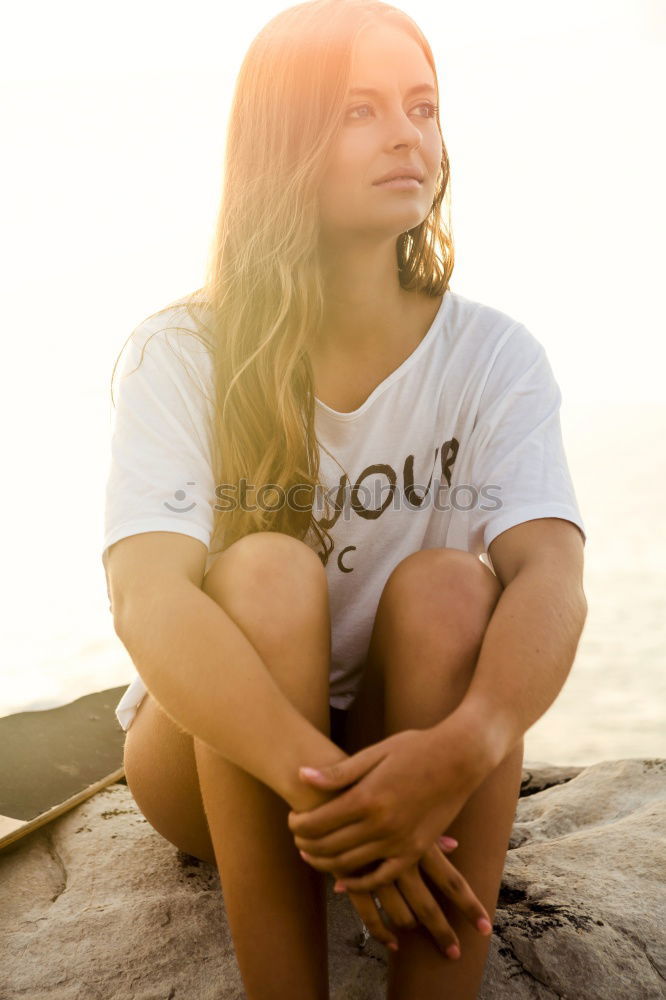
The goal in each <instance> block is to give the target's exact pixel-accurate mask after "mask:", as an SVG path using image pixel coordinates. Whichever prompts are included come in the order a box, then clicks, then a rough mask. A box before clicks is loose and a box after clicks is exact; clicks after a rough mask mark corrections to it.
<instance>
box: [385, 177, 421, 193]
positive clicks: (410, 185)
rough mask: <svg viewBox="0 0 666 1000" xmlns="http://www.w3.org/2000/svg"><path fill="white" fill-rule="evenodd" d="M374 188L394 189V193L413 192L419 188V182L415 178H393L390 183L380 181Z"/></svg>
mask: <svg viewBox="0 0 666 1000" xmlns="http://www.w3.org/2000/svg"><path fill="white" fill-rule="evenodd" d="M375 187H380V188H394V189H395V190H396V191H415V190H416V188H420V187H421V181H417V179H416V177H394V178H393V179H392V180H390V181H380V182H379V183H377V184H375Z"/></svg>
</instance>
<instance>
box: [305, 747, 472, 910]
mask: <svg viewBox="0 0 666 1000" xmlns="http://www.w3.org/2000/svg"><path fill="white" fill-rule="evenodd" d="M465 763H466V759H465V758H464V756H463V754H462V753H461V748H460V744H459V737H458V738H457V739H456V740H454V738H453V733H452V736H451V753H450V754H447V753H446V749H445V744H444V743H443V740H442V738H441V730H440V734H439V736H438V743H437V750H436V751H435V748H434V746H433V742H432V733H431V730H428V729H424V730H423V729H406V730H403V731H402V732H399V733H394V734H393V735H392V736H389V737H387V738H386V739H384V740H381V741H380V742H379V743H374V744H372V745H371V746H369V747H365V748H364V749H363V750H360V751H359V752H358V753H356V754H354V755H353V756H352V757H348V758H347V760H343V761H341V762H340V763H339V764H333V765H331V766H329V767H324V768H321V769H320V772H319V773H320V774H321V775H322V777H320V778H317V777H316V776H314V775H306V774H303V770H302V769H301V770H300V772H299V774H300V776H301V779H302V780H306V781H309V782H310V783H311V784H313V785H315V786H316V787H317V788H322V789H326V790H329V789H336V788H341V789H346V791H343V792H341V794H340V795H338V796H336V797H335V798H334V799H331V800H330V801H329V802H326V803H324V804H323V805H321V806H318V807H317V808H316V809H312V810H309V811H307V812H300V813H298V812H293V811H292V812H290V813H289V819H288V823H289V829H290V830H291V832H292V833H293V834H294V841H295V843H296V846H297V847H298V848H299V850H300V851H301V854H302V855H303V857H304V860H305V861H307V862H308V863H309V864H311V865H312V867H313V868H316V869H317V870H318V871H322V872H336V873H337V874H338V875H339V874H340V873H341V872H342V873H345V874H344V879H343V884H344V885H345V886H346V887H347V888H349V889H351V890H354V891H359V892H360V891H363V892H365V891H372V890H375V889H377V888H379V887H380V886H385V885H389V884H391V883H392V882H394V881H395V879H396V878H398V877H399V876H400V875H401V874H402V873H403V872H404V871H405V870H406V869H407V868H409V867H410V866H412V865H414V864H416V862H418V861H419V859H420V858H421V857H422V856H423V855H424V854H425V852H426V851H427V850H428V849H429V848H430V847H431V846H432V844H433V843H434V842H435V841H436V840H437V838H438V837H439V836H440V835H441V834H443V833H446V830H447V828H448V826H449V825H450V824H451V823H452V822H453V820H454V819H455V817H456V816H457V815H458V813H459V812H460V810H461V809H462V807H463V806H464V804H465V802H466V801H467V799H468V798H469V796H470V795H471V793H472V792H473V791H474V787H475V785H476V784H477V782H475V781H472V780H471V777H470V776H471V769H470V768H468V767H467V766H465ZM347 786H351V787H349V788H348V787H347ZM382 859H385V860H383V863H382V864H380V865H379V867H377V868H376V869H375V870H374V871H371V872H369V873H367V874H359V875H357V876H355V877H354V876H353V875H352V874H351V873H352V872H354V871H357V870H358V869H359V868H362V867H363V866H367V865H368V864H370V863H371V862H373V861H377V860H382Z"/></svg>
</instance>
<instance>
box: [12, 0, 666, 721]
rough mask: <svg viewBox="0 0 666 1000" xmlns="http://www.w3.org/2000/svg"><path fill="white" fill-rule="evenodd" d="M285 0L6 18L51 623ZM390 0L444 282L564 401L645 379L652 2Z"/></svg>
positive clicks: (656, 336) (656, 31) (27, 517)
mask: <svg viewBox="0 0 666 1000" xmlns="http://www.w3.org/2000/svg"><path fill="white" fill-rule="evenodd" d="M284 6H286V5H283V4H280V3H266V2H256V0H255V2H253V3H251V4H238V5H235V6H234V8H233V15H230V13H229V9H230V8H229V6H228V5H225V4H222V3H219V2H217V3H211V2H209V0H191V2H189V3H188V4H187V5H184V4H180V3H179V4H176V3H164V0H162V2H160V3H157V2H152V0H151V2H148V0H131V2H128V0H122V2H116V3H114V4H113V5H112V6H108V5H106V6H101V5H99V4H91V3H89V2H82V0H81V2H72V0H60V2H58V3H57V4H53V3H46V2H43V0H42V2H30V0H26V2H25V3H22V4H13V5H12V6H11V9H9V10H8V11H7V12H6V13H5V15H4V18H3V35H4V37H5V44H4V46H3V58H2V60H1V61H0V134H1V135H2V138H3V146H4V149H3V154H2V167H1V168H0V169H1V170H2V178H3V182H2V184H1V185H0V222H1V225H0V234H1V235H0V241H1V242H0V255H1V257H2V260H1V263H2V270H3V275H4V277H5V282H6V283H5V293H4V294H3V297H2V305H3V314H4V315H3V319H4V324H3V325H4V333H5V336H4V358H3V362H4V363H3V365H2V376H1V377H2V383H1V388H2V391H1V392H0V407H1V409H0V417H1V418H2V420H3V427H5V428H6V429H7V430H8V431H9V433H6V434H5V442H4V444H3V465H4V468H5V472H6V479H7V485H6V488H5V490H4V491H3V502H4V504H5V519H4V523H5V525H10V526H11V530H9V531H8V532H6V533H5V541H4V542H3V545H4V551H3V557H4V560H7V561H6V562H5V565H11V566H12V567H13V570H12V573H13V576H12V585H13V587H12V593H13V595H14V596H15V598H16V601H17V602H18V601H19V600H20V601H22V602H23V603H25V594H26V591H25V590H22V589H21V588H23V587H26V588H27V587H34V586H35V582H36V579H37V581H38V582H39V583H40V585H41V587H42V592H41V593H40V594H37V595H35V594H34V590H31V591H30V594H31V596H35V599H36V600H38V601H39V604H40V606H41V607H45V605H46V604H47V603H48V602H49V601H51V600H52V599H53V597H54V586H53V580H56V579H58V578H59V573H60V572H61V568H62V567H65V568H66V569H67V573H68V574H69V575H68V577H67V580H68V581H69V582H71V580H72V578H73V576H76V575H77V574H78V575H79V578H80V580H81V581H82V583H81V586H80V587H71V586H67V587H63V588H61V591H60V592H59V593H58V595H57V597H58V600H57V602H56V603H57V609H58V610H57V614H58V620H60V619H62V622H63V625H62V629H63V634H65V633H66V634H70V632H71V629H72V622H73V621H76V619H77V618H79V617H81V616H83V615H85V614H87V613H89V614H91V615H92V614H93V607H94V613H95V614H97V613H98V611H99V609H100V606H101V604H103V603H104V602H103V601H101V602H100V593H99V588H100V586H103V576H101V575H100V574H101V573H102V570H101V562H100V561H99V552H98V548H99V546H100V545H101V530H102V528H101V519H102V511H101V503H102V490H103V486H104V477H105V475H106V463H107V449H108V441H109V414H110V399H109V380H110V375H111V369H112V365H113V362H114V360H115V358H116V356H117V354H118V352H119V351H120V348H121V347H122V345H123V343H124V341H125V339H126V338H127V336H128V334H129V333H130V332H131V330H132V329H133V327H134V326H135V325H136V324H137V323H138V322H139V321H140V320H141V319H143V318H144V317H145V316H147V315H148V314H149V313H151V312H153V311H155V310H156V309H157V308H159V307H161V306H162V305H164V304H165V303H167V302H169V301H171V300H173V299H175V298H177V297H178V296H180V295H183V294H185V293H186V292H188V291H191V290H193V289H194V288H196V287H198V286H199V285H200V284H201V281H202V278H203V268H204V262H205V260H206V256H207V253H208V248H209V241H210V239H211V236H212V232H213V226H214V223H215V215H216V211H217V205H218V197H219V190H220V180H221V165H222V153H223V138H224V132H225V127H226V118H227V110H228V105H229V100H230V96H231V89H232V87H233V83H234V80H235V77H236V73H237V71H238V68H239V66H240V63H241V61H242V58H243V56H244V54H245V51H246V49H247V46H248V45H249V43H250V41H251V40H252V38H253V37H254V36H255V34H256V33H257V31H258V30H259V29H260V28H261V27H262V26H263V25H264V24H265V22H266V21H267V20H268V19H269V18H270V17H272V16H273V15H274V14H276V13H277V12H278V11H279V10H281V9H283V7H284ZM398 6H401V7H402V9H404V10H405V11H407V13H409V14H410V15H411V16H412V17H413V18H414V19H415V20H416V21H417V23H418V24H419V25H420V26H421V28H422V30H423V31H424V33H425V34H426V36H427V38H428V39H429V41H430V43H431V46H432V48H433V51H434V54H435V59H436V62H437V66H438V72H439V80H440V90H441V94H440V98H441V100H440V105H441V119H442V126H443V130H444V136H445V141H446V143H447V148H448V151H449V156H450V160H451V165H452V212H453V235H454V240H455V247H456V267H455V271H454V274H453V278H452V288H453V290H454V291H459V292H461V293H462V294H464V295H467V296H468V297H470V298H473V299H477V300H479V301H482V302H486V303H488V304H490V305H493V306H495V307H497V308H499V309H502V310H504V311H505V312H507V313H509V314H510V315H512V316H514V317H515V318H516V319H519V320H520V321H522V322H524V323H525V324H526V325H527V326H528V328H529V329H530V330H531V331H532V333H533V334H534V335H535V336H536V337H537V338H538V339H539V340H540V341H541V342H542V343H543V344H544V346H545V348H546V350H547V352H548V355H549V358H550V360H551V363H552V365H553V368H554V371H555V374H556V376H557V378H558V381H559V383H560V386H561V388H562V392H563V397H564V405H563V414H564V415H566V410H567V408H568V407H570V406H571V407H573V406H574V405H576V404H577V403H584V402H586V403H591V404H593V405H594V404H596V403H597V402H600V401H604V400H607V401H618V400H619V401H622V400H627V401H632V400H633V401H643V402H645V401H654V402H659V401H660V402H662V403H664V402H666V393H665V392H664V387H663V365H662V361H663V346H662V345H663V342H664V333H665V324H664V321H663V315H664V308H663V301H662V295H661V293H659V288H660V287H662V286H663V271H664V263H665V261H664V253H663V233H664V232H665V231H666V210H665V206H666V199H665V198H664V195H663V178H664V177H665V176H666V162H665V160H666V156H665V149H664V130H663V127H662V126H661V124H660V122H661V120H662V115H663V94H664V83H665V75H666V74H665V69H664V68H665V67H666V58H665V56H666V6H665V5H664V4H663V2H661V0H576V2H574V0H560V2H558V3H557V4H548V5H547V4H544V3H538V4H537V3H534V0H529V2H528V0H520V2H519V0H505V2H504V3H502V4H498V3H496V2H495V0H484V2H480V0H477V2H474V0H457V2H451V3H446V4H442V3H438V2H437V3H436V2H434V0H430V2H428V3H425V2H416V0H413V2H408V3H404V4H399V5H398ZM44 557H45V558H46V561H47V563H48V566H49V568H48V573H47V575H46V576H43V575H42V574H37V577H36V574H35V567H36V566H37V565H42V566H43V565H44V563H43V562H42V563H41V564H40V558H42V559H43V558H44ZM98 563H99V565H98ZM91 573H94V574H98V575H97V577H96V579H95V582H94V584H93V583H91V582H90V579H91ZM84 581H87V582H84ZM56 587H57V584H56ZM22 606H23V605H22ZM17 607H18V604H17ZM40 613H41V612H40ZM102 613H103V614H105V615H107V609H106V607H102ZM54 614H55V611H54ZM93 617H94V615H93ZM107 618H108V615H107ZM90 620H92V619H90ZM104 620H105V624H106V625H108V624H109V622H108V621H107V619H104ZM42 621H43V619H42ZM16 627H17V628H19V625H18V624H17V626H16ZM23 627H24V625H23V624H21V625H20V628H23ZM0 714H1V713H0Z"/></svg>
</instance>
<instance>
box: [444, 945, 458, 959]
mask: <svg viewBox="0 0 666 1000" xmlns="http://www.w3.org/2000/svg"><path fill="white" fill-rule="evenodd" d="M446 954H447V955H448V956H449V958H460V948H459V947H458V945H457V944H450V945H449V947H448V948H447V949H446Z"/></svg>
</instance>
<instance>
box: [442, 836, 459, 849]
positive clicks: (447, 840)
mask: <svg viewBox="0 0 666 1000" xmlns="http://www.w3.org/2000/svg"><path fill="white" fill-rule="evenodd" d="M439 842H440V844H441V845H442V847H457V846H458V841H457V840H454V839H453V837H440V838H439Z"/></svg>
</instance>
